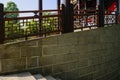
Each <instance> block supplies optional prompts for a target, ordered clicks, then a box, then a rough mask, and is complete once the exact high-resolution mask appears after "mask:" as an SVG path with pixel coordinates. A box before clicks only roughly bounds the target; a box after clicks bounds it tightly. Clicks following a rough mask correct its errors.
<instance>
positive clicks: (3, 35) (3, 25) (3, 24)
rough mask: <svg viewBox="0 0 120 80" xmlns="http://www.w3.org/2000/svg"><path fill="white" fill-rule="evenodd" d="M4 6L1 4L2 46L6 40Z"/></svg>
mask: <svg viewBox="0 0 120 80" xmlns="http://www.w3.org/2000/svg"><path fill="white" fill-rule="evenodd" d="M4 28H5V21H4V5H3V4H1V3H0V44H3V43H4V40H5V29H4Z"/></svg>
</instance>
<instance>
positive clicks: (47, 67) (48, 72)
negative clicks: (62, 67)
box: [42, 66, 53, 75]
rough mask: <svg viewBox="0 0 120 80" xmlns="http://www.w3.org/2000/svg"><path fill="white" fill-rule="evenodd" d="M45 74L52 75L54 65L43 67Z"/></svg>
mask: <svg viewBox="0 0 120 80" xmlns="http://www.w3.org/2000/svg"><path fill="white" fill-rule="evenodd" d="M42 71H43V75H52V73H53V72H52V71H53V68H52V66H44V67H42Z"/></svg>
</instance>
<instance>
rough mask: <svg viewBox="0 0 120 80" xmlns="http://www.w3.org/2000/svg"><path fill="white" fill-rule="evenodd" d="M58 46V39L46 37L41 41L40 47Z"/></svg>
mask: <svg viewBox="0 0 120 80" xmlns="http://www.w3.org/2000/svg"><path fill="white" fill-rule="evenodd" d="M57 44H58V37H57V36H53V37H47V38H43V39H42V45H43V46H44V45H57Z"/></svg>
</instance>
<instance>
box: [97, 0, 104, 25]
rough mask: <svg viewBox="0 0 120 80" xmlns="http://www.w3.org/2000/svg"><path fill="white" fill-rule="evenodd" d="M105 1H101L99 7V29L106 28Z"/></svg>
mask: <svg viewBox="0 0 120 80" xmlns="http://www.w3.org/2000/svg"><path fill="white" fill-rule="evenodd" d="M104 14H105V11H104V0H99V6H98V27H104Z"/></svg>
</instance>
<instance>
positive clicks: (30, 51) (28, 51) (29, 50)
mask: <svg viewBox="0 0 120 80" xmlns="http://www.w3.org/2000/svg"><path fill="white" fill-rule="evenodd" d="M20 55H21V57H31V56H41V55H42V48H41V47H21V53H20Z"/></svg>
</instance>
